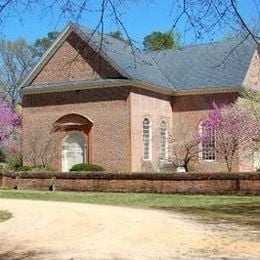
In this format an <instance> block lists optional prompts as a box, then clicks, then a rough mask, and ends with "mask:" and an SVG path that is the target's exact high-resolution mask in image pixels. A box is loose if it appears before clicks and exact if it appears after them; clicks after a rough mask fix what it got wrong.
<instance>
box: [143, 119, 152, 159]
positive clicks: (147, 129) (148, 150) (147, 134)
mask: <svg viewBox="0 0 260 260" xmlns="http://www.w3.org/2000/svg"><path fill="white" fill-rule="evenodd" d="M143 142H144V160H152V125H151V121H150V120H149V119H148V118H147V117H146V118H145V119H144V121H143Z"/></svg>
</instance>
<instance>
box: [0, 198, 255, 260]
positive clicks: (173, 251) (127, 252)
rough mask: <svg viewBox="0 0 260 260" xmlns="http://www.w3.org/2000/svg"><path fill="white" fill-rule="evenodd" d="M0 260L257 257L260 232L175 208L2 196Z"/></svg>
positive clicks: (0, 207) (0, 204) (0, 205)
mask: <svg viewBox="0 0 260 260" xmlns="http://www.w3.org/2000/svg"><path fill="white" fill-rule="evenodd" d="M2 209H3V210H8V211H10V212H12V213H13V218H11V219H9V220H8V221H5V222H2V223H0V259H8V260H9V259H74V260H76V259H172V258H174V259H191V258H194V259H202V258H205V259H208V258H209V257H230V258H231V257H235V258H236V259H237V258H238V259H240V258H241V259H259V258H260V231H254V230H250V229H248V228H245V227H240V226H235V225H231V224H223V223H222V224H218V225H216V224H205V223H201V222H199V221H198V220H197V219H196V218H191V217H190V216H188V215H183V214H180V213H175V212H166V211H159V210H147V209H133V208H124V207H114V206H101V205H90V204H80V203H65V202H47V201H30V200H11V199H0V210H2Z"/></svg>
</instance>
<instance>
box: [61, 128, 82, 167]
mask: <svg viewBox="0 0 260 260" xmlns="http://www.w3.org/2000/svg"><path fill="white" fill-rule="evenodd" d="M85 158H86V139H85V136H84V135H83V134H82V133H81V132H79V131H74V132H72V133H70V134H69V135H67V136H66V137H65V138H64V139H63V141H62V171H63V172H68V171H69V170H70V169H71V167H72V166H73V165H75V164H78V163H85V162H86V159H85Z"/></svg>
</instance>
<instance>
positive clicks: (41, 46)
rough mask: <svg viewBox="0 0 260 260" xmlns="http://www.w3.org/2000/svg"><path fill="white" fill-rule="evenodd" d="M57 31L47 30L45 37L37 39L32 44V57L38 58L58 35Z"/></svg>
mask: <svg viewBox="0 0 260 260" xmlns="http://www.w3.org/2000/svg"><path fill="white" fill-rule="evenodd" d="M58 35H59V32H57V31H53V32H49V33H48V34H47V36H46V37H43V38H39V39H37V40H36V41H35V42H34V44H33V46H32V47H33V49H34V57H36V58H40V57H41V56H42V55H43V54H44V53H45V52H46V50H47V49H48V48H49V47H50V46H51V44H52V43H53V42H54V41H55V40H56V38H57V37H58Z"/></svg>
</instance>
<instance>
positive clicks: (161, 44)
mask: <svg viewBox="0 0 260 260" xmlns="http://www.w3.org/2000/svg"><path fill="white" fill-rule="evenodd" d="M143 44H144V48H145V49H146V50H150V51H156V50H166V49H179V48H180V34H179V33H167V32H165V33H164V32H153V33H151V34H149V35H147V36H145V37H144V41H143Z"/></svg>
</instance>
